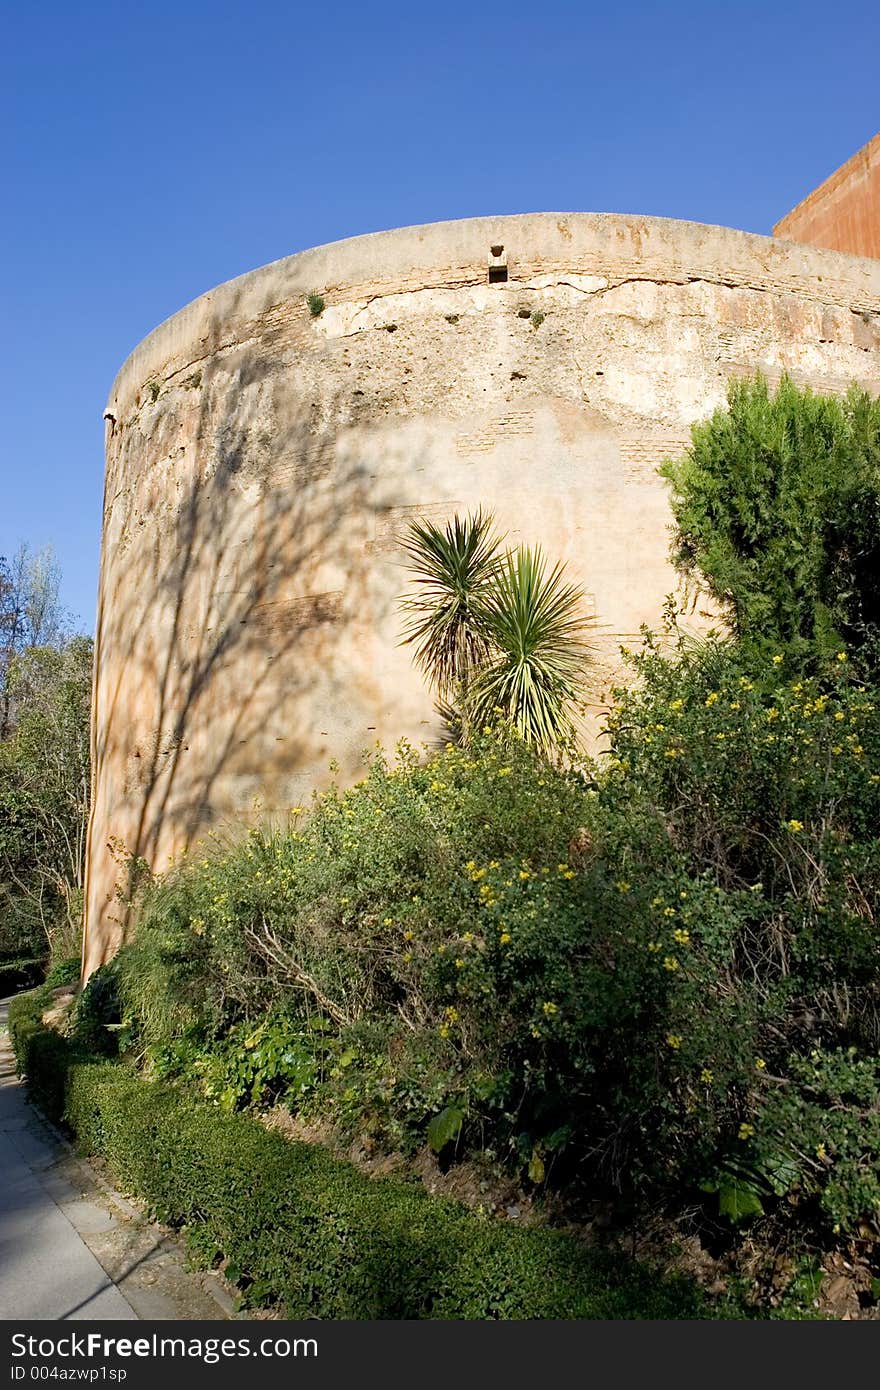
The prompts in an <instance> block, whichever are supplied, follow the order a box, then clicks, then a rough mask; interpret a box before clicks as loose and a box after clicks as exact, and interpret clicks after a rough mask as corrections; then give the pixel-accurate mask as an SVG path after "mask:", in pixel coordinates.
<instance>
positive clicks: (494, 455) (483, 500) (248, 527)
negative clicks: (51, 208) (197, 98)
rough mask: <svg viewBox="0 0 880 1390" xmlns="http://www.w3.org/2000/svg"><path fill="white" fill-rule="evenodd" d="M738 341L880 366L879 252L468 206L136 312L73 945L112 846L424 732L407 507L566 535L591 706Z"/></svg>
mask: <svg viewBox="0 0 880 1390" xmlns="http://www.w3.org/2000/svg"><path fill="white" fill-rule="evenodd" d="M493 246H494V247H497V246H503V247H504V252H503V256H502V257H501V259H503V258H504V257H506V259H507V279H506V281H505V280H501V281H500V282H498V283H491V284H490V283H489V276H488V269H487V266H488V260H489V256H490V248H491V247H493ZM310 291H317V292H319V293H320V294H321V295H322V296H323V297H324V299H325V301H326V308H325V310H324V312H323V313H322V314H321V315H320V316H319V317H318V318H312V316H311V315H310V313H309V310H308V307H307V304H306V296H307V295H308V294H309V292H310ZM533 310H538V311H540V313H542V314H543V315H544V319H543V321H542V322H541V323H540V325H539V326H535V324H534V323H533V321H532V319H531V318H530V317H529V315H530V314H531V313H532V311H533ZM756 369H760V370H762V371H764V372H765V373H767V374H768V375H769V376H770V377H771V378H773V379H777V378H778V377H779V375H780V374H781V373H782V372H783V371H788V372H789V373H790V374H791V375H792V376H793V377H794V378H795V379H796V380H798V381H800V382H805V383H809V384H811V385H813V386H815V387H816V388H817V389H819V390H822V391H837V390H842V389H844V388H845V387H846V386H847V384H848V383H849V382H850V381H853V380H855V381H859V382H861V383H863V384H864V385H866V386H868V387H869V388H870V389H872V390H880V265H878V264H874V263H872V262H870V261H867V260H857V259H854V258H849V257H845V256H840V255H836V254H834V253H831V252H821V251H816V250H813V249H810V248H806V247H797V246H794V245H792V244H789V243H782V242H778V241H774V240H771V239H768V238H762V237H754V236H749V235H746V234H745V233H741V232H734V231H729V230H725V229H723V228H718V227H704V226H697V225H693V224H689V223H677V222H671V221H665V220H661V219H652V218H637V217H616V216H604V215H588V214H550V213H548V214H536V215H528V216H522V217H498V218H480V219H475V220H469V221H462V222H452V223H444V224H436V225H431V226H425V227H414V228H408V229H405V230H402V231H396V232H388V233H381V234H377V235H373V236H365V237H358V238H355V239H353V240H350V241H345V242H339V243H336V244H334V245H331V246H325V247H320V248H317V249H315V250H311V251H306V252H304V253H302V254H300V255H297V256H293V257H290V258H289V259H286V260H282V261H279V262H276V263H275V264H273V265H270V266H266V267H265V268H263V269H262V270H258V271H254V272H253V273H252V274H249V275H245V276H243V277H241V278H240V279H237V280H233V281H231V282H229V283H228V284H226V285H222V286H220V287H219V288H218V289H216V290H213V291H211V293H209V294H206V295H204V296H202V298H200V299H198V300H196V301H195V302H194V303H193V304H191V305H189V306H188V307H187V308H185V309H183V310H182V311H181V312H180V313H179V314H177V315H175V316H174V317H173V318H172V319H170V320H168V322H167V323H165V324H163V325H162V326H161V327H160V328H158V329H156V331H155V332H154V333H152V334H151V335H150V336H149V337H148V338H147V339H146V340H145V341H144V342H143V343H142V344H141V345H140V347H138V348H137V349H136V350H135V352H134V353H133V354H132V356H131V357H130V358H129V360H128V361H127V362H126V364H125V366H124V367H123V368H122V371H121V372H120V374H119V377H118V378H117V380H116V382H115V384H114V386H113V389H112V391H111V395H110V399H109V402H108V406H107V416H106V436H107V438H106V442H107V475H106V494H105V504H104V538H103V553H102V565H101V580H100V597H99V622H98V632H97V655H96V676H97V678H96V685H95V696H94V719H93V740H94V779H95V780H94V797H93V811H92V821H91V827H90V837H89V850H88V855H89V859H88V883H87V938H86V949H85V964H86V969H87V971H88V970H91V969H93V968H94V967H95V966H96V965H97V964H98V963H99V962H100V961H101V960H103V959H104V958H106V956H107V955H108V954H110V953H112V951H113V950H114V949H115V947H116V944H117V943H118V938H119V931H120V925H119V911H118V908H117V906H116V904H115V902H114V897H113V895H114V889H115V886H116V883H117V880H118V877H119V872H120V866H119V863H118V858H119V854H120V853H121V852H122V851H124V852H126V853H129V854H135V855H138V856H141V857H143V858H145V859H146V860H147V861H148V862H149V863H150V864H151V865H152V866H154V867H155V868H157V869H162V868H164V867H165V866H166V865H167V864H168V862H169V860H170V858H171V857H172V856H173V855H175V854H176V853H178V852H179V851H180V850H181V849H183V848H184V846H186V845H189V844H192V843H193V842H194V841H196V840H198V838H199V837H200V836H203V835H204V834H205V833H206V832H209V831H212V830H217V831H220V832H221V833H223V831H224V828H225V827H226V826H230V825H232V824H233V823H237V822H240V820H241V819H242V818H245V819H246V818H247V817H249V816H251V815H253V814H257V813H265V812H266V811H273V810H279V811H283V810H284V809H285V808H288V807H290V806H292V805H298V804H302V803H303V802H304V801H306V800H307V799H308V797H309V794H310V792H311V790H312V788H313V787H315V786H319V785H322V784H325V783H326V782H327V781H328V780H329V778H330V770H329V765H330V762H331V760H332V759H335V760H336V762H337V763H338V765H339V770H340V776H341V778H342V779H344V780H347V781H352V780H355V779H356V778H357V777H358V775H359V771H360V768H361V766H362V762H361V754H362V750H363V749H364V748H366V747H368V746H370V745H373V744H375V742H376V741H381V742H382V743H383V744H385V745H386V746H390V745H393V744H394V743H395V742H396V741H397V740H398V739H399V738H401V737H403V736H405V737H407V738H409V739H410V740H412V741H413V742H415V743H421V742H423V741H428V740H431V739H432V738H433V737H435V736H436V733H437V729H436V721H435V718H434V713H433V705H432V698H431V695H430V694H429V692H428V691H427V690H426V689H425V686H424V683H423V681H422V679H421V677H420V676H419V675H418V674H417V673H416V671H415V670H414V669H413V666H412V662H411V656H410V651H409V650H408V649H406V648H402V647H401V646H400V645H399V638H400V618H399V613H398V609H397V603H396V600H397V597H398V595H399V594H400V593H401V591H402V590H403V589H404V588H405V586H406V574H405V571H404V569H403V567H402V564H401V559H402V556H401V551H400V547H399V544H398V536H399V534H400V530H401V527H402V525H403V524H404V523H405V522H406V521H407V519H408V518H410V517H418V516H426V515H427V516H431V517H434V518H436V519H438V520H442V519H445V518H446V517H448V516H450V515H451V514H452V513H453V512H454V511H456V510H458V511H464V510H466V509H468V508H474V507H476V506H478V505H480V504H482V505H483V506H485V507H489V508H491V509H492V510H493V511H494V512H495V513H496V516H497V519H498V522H499V524H500V526H501V527H502V528H503V529H504V530H505V531H506V532H507V533H508V535H509V537H510V538H511V539H512V540H515V541H518V540H520V539H522V540H526V541H530V542H540V543H541V544H542V545H543V546H544V547H545V549H546V550H547V551H548V552H549V554H550V555H551V556H552V557H554V558H555V557H561V558H564V559H566V560H567V561H568V562H569V563H570V566H571V568H572V570H573V571H574V573H575V575H576V576H577V577H578V578H579V579H580V581H581V582H582V583H583V584H584V586H585V588H586V590H587V592H588V594H589V604H590V608H591V610H592V613H593V615H594V617H595V629H594V639H593V640H594V643H595V648H596V653H595V679H594V685H593V696H594V698H593V705H592V709H591V716H590V718H591V721H592V729H593V733H595V729H596V727H597V724H598V721H599V718H600V715H601V709H602V706H603V698H602V697H603V695H604V694H605V693H607V691H608V689H609V687H610V684H611V683H612V682H613V681H614V679H615V677H616V676H617V675H618V674H619V671H620V659H619V653H618V647H619V644H620V643H621V642H625V641H627V640H632V639H634V638H636V637H637V635H638V632H639V627H640V625H641V624H642V623H644V622H648V623H654V622H656V621H657V619H658V617H659V614H660V611H661V608H662V605H663V601H664V598H665V596H666V594H667V593H669V592H670V591H671V590H673V589H674V588H675V576H674V574H673V572H672V570H671V568H670V566H669V563H668V558H667V552H668V544H669V536H668V526H669V521H670V517H669V509H668V502H667V498H666V495H665V491H664V486H663V485H662V484H661V483H660V481H659V480H658V478H657V475H656V471H655V470H656V468H657V465H658V464H659V463H660V462H661V461H662V459H663V458H664V457H665V456H667V455H670V454H676V453H678V452H680V451H681V450H682V449H683V448H684V447H685V445H686V443H687V441H688V438H689V427H690V425H691V423H692V422H693V421H695V420H697V419H699V418H701V417H704V416H705V415H706V414H707V413H708V412H710V411H711V410H712V409H713V408H714V407H716V406H718V405H720V404H722V403H723V401H724V397H725V389H726V384H727V381H728V379H729V378H730V377H735V376H742V375H747V374H751V373H753V372H754V371H755V370H756Z"/></svg>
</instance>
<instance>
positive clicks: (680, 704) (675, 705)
mask: <svg viewBox="0 0 880 1390" xmlns="http://www.w3.org/2000/svg"><path fill="white" fill-rule="evenodd" d="M669 708H670V709H684V700H673V701H672V704H671V705H670V706H669Z"/></svg>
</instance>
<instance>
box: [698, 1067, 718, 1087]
mask: <svg viewBox="0 0 880 1390" xmlns="http://www.w3.org/2000/svg"><path fill="white" fill-rule="evenodd" d="M700 1080H701V1081H702V1083H703V1085H704V1086H711V1085H712V1082H713V1081H714V1080H715V1073H714V1072H712V1071H710V1070H709V1068H708V1067H703V1070H702V1071H701V1072H700Z"/></svg>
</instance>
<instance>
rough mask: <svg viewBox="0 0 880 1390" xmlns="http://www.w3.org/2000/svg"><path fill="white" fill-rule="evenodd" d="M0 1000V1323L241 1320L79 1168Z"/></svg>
mask: <svg viewBox="0 0 880 1390" xmlns="http://www.w3.org/2000/svg"><path fill="white" fill-rule="evenodd" d="M8 1004H9V1000H8V999H4V1000H0V1318H21V1319H27V1318H39V1319H51V1320H55V1321H57V1320H68V1319H72V1320H77V1321H83V1320H94V1321H105V1320H110V1319H113V1320H119V1319H126V1318H128V1319H131V1318H135V1319H138V1318H142V1319H154V1318H157V1319H159V1318H160V1319H175V1320H176V1319H182V1318H184V1319H185V1318H195V1319H211V1320H212V1321H220V1320H223V1319H225V1318H227V1317H230V1316H234V1313H233V1304H232V1299H231V1298H230V1297H229V1294H228V1293H227V1292H226V1291H225V1290H224V1289H223V1286H222V1284H221V1283H220V1281H219V1280H218V1279H217V1277H216V1276H214V1275H212V1274H198V1273H195V1272H193V1271H191V1270H189V1269H188V1268H187V1267H186V1262H185V1260H184V1258H183V1256H182V1255H181V1252H180V1250H179V1249H178V1248H177V1246H176V1245H175V1244H174V1243H173V1241H171V1240H169V1239H168V1237H167V1235H166V1234H165V1233H164V1232H163V1231H161V1230H160V1229H159V1228H158V1227H156V1226H154V1225H152V1224H151V1223H150V1222H149V1221H147V1220H146V1219H145V1218H144V1216H143V1215H142V1213H141V1212H140V1211H139V1210H138V1209H137V1208H136V1207H134V1206H133V1205H132V1204H131V1203H130V1202H128V1201H127V1200H126V1199H125V1198H124V1197H122V1196H121V1195H120V1194H119V1193H116V1192H114V1191H113V1189H111V1188H108V1187H107V1185H106V1184H105V1183H104V1182H103V1180H102V1179H100V1178H99V1177H98V1176H97V1175H96V1173H95V1172H94V1171H93V1170H92V1169H91V1167H90V1166H89V1165H88V1164H85V1163H81V1162H80V1161H79V1160H78V1159H77V1158H76V1157H75V1156H74V1155H73V1154H72V1153H71V1152H70V1150H69V1149H68V1148H67V1147H66V1146H65V1145H63V1144H62V1143H60V1142H59V1140H58V1138H57V1136H56V1135H55V1134H54V1133H53V1132H52V1131H51V1130H50V1129H49V1128H48V1126H46V1125H45V1124H44V1123H43V1121H42V1120H41V1119H40V1116H39V1115H38V1114H37V1112H36V1111H35V1110H34V1109H33V1107H32V1106H31V1105H29V1104H28V1101H27V1096H26V1093H25V1087H24V1086H23V1085H22V1083H21V1082H20V1081H19V1079H18V1077H17V1076H16V1074H15V1060H14V1058H13V1054H12V1047H11V1045H10V1042H9V1034H8V1032H7V1029H6V1017H7V1006H8Z"/></svg>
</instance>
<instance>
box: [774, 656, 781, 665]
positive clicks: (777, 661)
mask: <svg viewBox="0 0 880 1390" xmlns="http://www.w3.org/2000/svg"><path fill="white" fill-rule="evenodd" d="M773 665H774V666H781V665H782V657H781V656H774V658H773Z"/></svg>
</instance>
